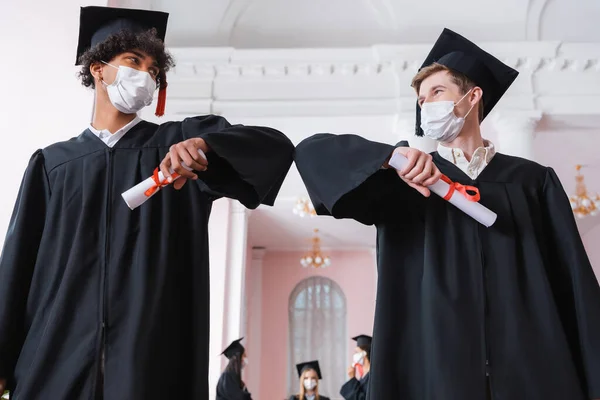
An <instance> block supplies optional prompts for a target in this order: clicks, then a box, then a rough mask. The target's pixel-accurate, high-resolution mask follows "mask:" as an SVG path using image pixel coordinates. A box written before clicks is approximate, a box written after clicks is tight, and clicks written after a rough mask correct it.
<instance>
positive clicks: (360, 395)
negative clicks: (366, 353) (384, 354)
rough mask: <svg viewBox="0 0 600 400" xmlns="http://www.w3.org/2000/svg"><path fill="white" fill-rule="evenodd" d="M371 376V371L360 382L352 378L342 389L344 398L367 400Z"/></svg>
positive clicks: (348, 399) (347, 399) (346, 399)
mask: <svg viewBox="0 0 600 400" xmlns="http://www.w3.org/2000/svg"><path fill="white" fill-rule="evenodd" d="M369 376H370V371H369V373H367V374H366V375H365V376H363V377H362V378H361V379H360V380H358V379H356V378H352V379H350V380H349V381H348V382H346V383H344V384H343V385H342V388H341V389H340V394H341V395H342V397H343V398H344V399H345V400H365V399H366V398H367V393H369Z"/></svg>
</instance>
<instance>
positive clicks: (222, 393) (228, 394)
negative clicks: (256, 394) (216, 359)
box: [217, 372, 252, 400]
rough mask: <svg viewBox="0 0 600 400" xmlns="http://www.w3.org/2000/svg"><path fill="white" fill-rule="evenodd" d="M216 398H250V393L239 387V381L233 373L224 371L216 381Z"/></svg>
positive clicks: (224, 399) (236, 399)
mask: <svg viewBox="0 0 600 400" xmlns="http://www.w3.org/2000/svg"><path fill="white" fill-rule="evenodd" d="M217 399H223V400H252V395H251V394H250V393H249V392H248V391H247V390H246V389H245V388H241V387H240V382H239V380H238V379H236V378H235V376H234V375H233V374H230V373H227V372H224V373H223V374H222V375H221V378H220V379H219V382H218V383H217Z"/></svg>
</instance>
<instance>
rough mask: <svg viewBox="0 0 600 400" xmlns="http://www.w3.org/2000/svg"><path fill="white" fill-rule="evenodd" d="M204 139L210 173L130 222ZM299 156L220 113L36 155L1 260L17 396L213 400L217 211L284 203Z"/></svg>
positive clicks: (1, 372) (1, 349)
mask: <svg viewBox="0 0 600 400" xmlns="http://www.w3.org/2000/svg"><path fill="white" fill-rule="evenodd" d="M192 137H201V138H203V139H204V140H205V141H206V142H207V143H208V145H209V146H210V147H211V149H212V152H210V153H209V154H208V160H209V167H208V170H207V171H206V172H202V173H200V174H199V180H197V181H190V182H188V183H187V184H186V185H185V186H184V187H183V189H182V190H180V191H176V190H174V189H173V188H172V187H167V188H165V189H164V190H162V191H161V192H160V193H158V194H156V195H155V196H154V197H152V198H151V199H149V200H148V201H147V202H146V203H145V204H143V205H142V206H140V207H139V208H137V209H135V210H134V211H131V210H130V209H129V208H128V207H127V205H126V204H125V202H124V201H123V199H122V198H121V193H122V192H124V191H125V190H127V189H129V188H130V187H132V186H134V185H135V184H137V183H139V182H140V181H142V180H144V179H146V178H148V176H150V175H151V174H152V172H153V170H154V168H156V167H157V166H158V165H159V163H160V162H161V161H162V159H163V157H164V155H165V154H166V153H167V152H168V150H169V147H170V146H171V145H172V144H174V143H177V142H180V141H183V140H186V139H188V138H192ZM292 158H293V145H292V144H291V142H290V141H289V140H288V139H287V138H286V137H285V136H284V135H283V134H282V133H280V132H278V131H275V130H273V129H270V128H258V127H244V126H239V125H238V126H231V125H230V124H229V123H228V122H227V121H226V120H225V119H224V118H222V117H217V116H205V117H197V118H189V119H186V120H184V121H182V122H169V123H165V124H162V125H160V126H158V125H155V124H152V123H149V122H145V121H142V122H140V123H139V124H138V125H136V126H135V127H134V128H132V129H131V130H130V131H129V132H128V133H127V134H126V135H125V136H124V137H123V138H122V139H120V141H119V142H118V143H117V144H116V145H115V146H114V148H112V149H111V148H109V147H107V146H106V145H105V144H104V143H103V142H102V141H101V140H100V139H99V138H98V137H96V136H95V135H94V134H93V133H92V132H91V131H89V130H85V131H84V132H83V133H82V134H81V135H80V136H78V137H76V138H73V139H71V140H69V141H66V142H62V143H57V144H54V145H52V146H50V147H48V148H46V149H44V150H39V151H37V152H36V153H35V154H34V155H33V157H32V158H31V160H30V162H29V166H28V167H27V171H26V172H25V176H24V179H23V182H22V185H21V188H20V191H19V195H18V198H17V202H16V206H15V209H14V213H13V216H12V219H11V221H10V226H9V229H8V234H7V236H6V241H5V245H4V250H3V253H2V258H1V259H0V377H7V378H9V380H10V381H11V383H10V387H14V388H15V389H14V397H15V398H18V399H27V400H29V399H31V400H33V399H40V398H45V397H48V396H51V397H52V398H56V399H89V398H92V393H94V392H98V391H100V390H101V389H103V391H104V397H105V398H107V399H112V400H116V399H127V400H131V399H144V400H148V399H159V398H163V396H164V393H169V395H170V396H171V397H172V398H177V399H202V398H206V397H207V396H208V357H209V356H208V342H209V271H208V260H209V258H208V232H207V223H208V218H209V215H210V211H211V204H212V202H213V200H214V199H216V198H218V197H221V196H227V197H231V198H235V199H238V200H239V201H241V202H242V203H243V204H244V205H245V206H247V207H250V208H254V207H257V206H258V205H259V204H260V203H265V204H273V201H274V199H275V196H276V194H277V192H278V190H279V187H280V185H281V183H282V181H283V179H284V177H285V175H286V172H287V170H288V168H289V167H290V165H291V162H292ZM102 354H104V357H105V358H104V359H105V361H104V368H103V369H104V375H103V376H101V375H102V368H101V363H102ZM102 379H103V380H104V385H98V382H102ZM15 385H16V387H15ZM157 385H158V386H159V387H160V388H159V387H157ZM99 386H101V387H99Z"/></svg>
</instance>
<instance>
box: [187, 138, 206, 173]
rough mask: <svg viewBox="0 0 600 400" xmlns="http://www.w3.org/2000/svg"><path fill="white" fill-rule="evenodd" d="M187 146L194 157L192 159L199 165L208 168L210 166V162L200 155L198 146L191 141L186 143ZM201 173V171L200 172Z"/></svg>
mask: <svg viewBox="0 0 600 400" xmlns="http://www.w3.org/2000/svg"><path fill="white" fill-rule="evenodd" d="M185 146H186V148H187V149H188V152H189V153H190V156H192V158H193V159H194V161H196V162H197V163H198V164H200V165H202V166H204V167H206V166H207V165H208V160H207V159H206V158H204V157H202V156H201V155H200V153H198V147H196V145H195V144H194V143H192V142H190V141H186V142H185ZM198 171H200V170H198Z"/></svg>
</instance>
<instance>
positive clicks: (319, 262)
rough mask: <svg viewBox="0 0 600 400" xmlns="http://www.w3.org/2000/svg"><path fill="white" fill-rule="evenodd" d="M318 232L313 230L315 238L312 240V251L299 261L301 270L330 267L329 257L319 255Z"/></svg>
mask: <svg viewBox="0 0 600 400" xmlns="http://www.w3.org/2000/svg"><path fill="white" fill-rule="evenodd" d="M318 233H319V230H318V229H315V236H314V237H313V238H312V249H311V250H310V251H309V252H308V253H306V254H305V255H304V257H302V258H301V259H300V265H302V267H303V268H308V267H313V268H325V267H329V266H330V265H331V259H330V258H329V256H324V255H323V254H322V253H321V239H320V238H319V236H318Z"/></svg>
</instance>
